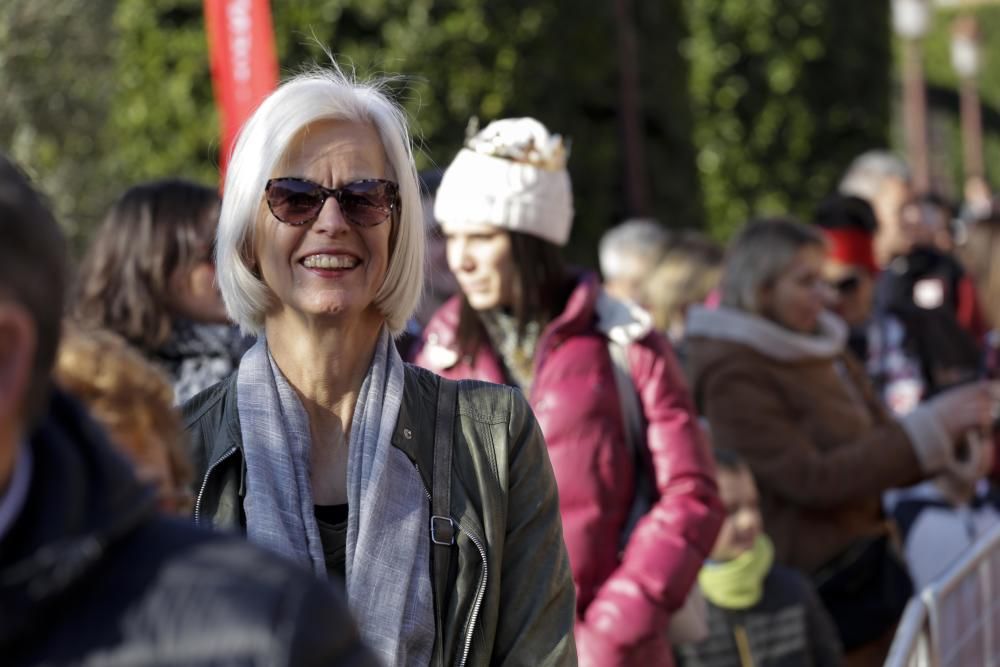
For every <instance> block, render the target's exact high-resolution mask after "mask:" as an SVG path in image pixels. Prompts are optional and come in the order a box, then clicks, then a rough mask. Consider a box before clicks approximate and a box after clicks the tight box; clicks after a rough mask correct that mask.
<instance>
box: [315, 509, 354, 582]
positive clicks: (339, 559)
mask: <svg viewBox="0 0 1000 667" xmlns="http://www.w3.org/2000/svg"><path fill="white" fill-rule="evenodd" d="M315 512H316V523H317V525H318V526H319V539H320V541H321V542H322V543H323V558H325V559H326V572H327V574H328V575H330V576H333V575H334V574H336V575H337V576H338V577H340V579H341V580H343V579H344V577H345V575H346V571H347V564H346V559H345V554H346V552H347V505H346V504H344V505H316V506H315Z"/></svg>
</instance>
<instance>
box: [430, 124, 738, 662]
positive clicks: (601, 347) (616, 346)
mask: <svg viewBox="0 0 1000 667" xmlns="http://www.w3.org/2000/svg"><path fill="white" fill-rule="evenodd" d="M435 214H436V217H437V219H438V221H439V222H440V224H441V227H442V230H443V231H444V235H445V239H446V240H447V255H448V264H449V266H450V267H451V270H452V272H453V273H454V274H455V277H456V279H457V280H458V284H459V286H460V287H461V294H459V295H458V296H456V297H455V298H453V299H452V300H450V301H448V302H447V303H445V304H444V306H442V307H441V309H440V310H439V311H438V312H437V314H436V315H435V316H434V318H433V319H432V320H431V322H430V323H429V324H428V325H427V328H426V330H425V332H424V339H423V340H424V347H423V349H422V350H421V352H420V354H419V355H418V359H417V362H418V363H420V364H421V365H424V366H426V367H427V368H430V369H431V370H433V371H435V372H437V373H439V374H441V375H443V376H445V377H449V378H455V379H459V378H473V379H479V380H486V381H491V382H502V383H505V384H511V385H515V386H518V387H520V388H521V390H522V391H523V392H524V395H525V396H527V397H528V400H529V401H530V403H531V406H532V408H533V409H534V410H535V413H536V415H537V416H538V421H539V424H540V425H541V427H542V432H543V433H544V435H545V441H546V444H547V445H548V451H549V456H550V458H551V460H552V466H553V468H554V470H555V476H556V482H557V485H558V487H559V507H560V511H561V513H562V519H563V527H564V534H565V537H566V545H567V547H568V549H569V560H570V565H571V567H572V570H573V580H574V582H575V584H576V591H577V600H576V642H577V651H578V654H579V660H580V664H581V665H585V666H586V665H601V666H613V665H639V664H641V665H645V666H646V667H659V666H661V665H670V664H672V658H671V654H670V648H669V642H668V640H667V630H668V626H669V624H670V619H671V617H672V616H674V615H675V614H676V613H677V611H678V610H679V608H680V607H681V605H682V604H683V603H684V601H685V599H686V596H687V594H688V591H689V590H690V588H691V586H692V584H693V583H694V578H695V576H696V574H697V572H698V569H699V568H700V567H701V563H702V561H703V560H704V558H705V557H706V556H707V554H708V552H709V551H710V550H711V547H712V543H713V541H714V540H715V536H716V533H717V532H718V529H719V526H720V525H721V522H722V508H721V505H720V502H719V498H718V495H717V493H716V488H715V480H714V468H713V464H712V456H711V452H710V451H709V450H708V448H707V447H706V446H705V443H704V441H703V439H702V436H701V432H700V430H699V426H698V422H697V419H696V418H695V415H694V412H693V409H692V405H691V401H690V398H689V397H688V393H687V390H686V388H685V386H684V380H683V378H682V376H681V373H680V371H679V369H678V366H677V362H676V361H675V359H674V355H673V352H672V351H671V348H670V345H669V343H668V342H667V340H666V339H665V338H664V337H663V336H661V335H659V334H657V333H656V332H655V331H653V327H652V322H651V321H650V318H649V316H648V315H646V314H645V312H643V311H641V310H639V309H638V308H637V307H633V306H630V305H627V304H626V303H625V302H621V301H617V300H615V299H613V298H611V297H610V296H608V295H607V294H605V293H604V291H603V290H602V289H601V287H600V284H599V282H598V279H597V277H596V276H595V275H593V274H586V273H585V274H578V273H574V272H573V271H571V270H569V269H568V268H567V267H566V265H565V264H564V262H563V260H562V257H561V253H560V250H559V246H562V245H564V244H565V243H566V241H567V240H568V239H569V233H570V227H571V225H572V220H573V201H572V193H571V190H570V181H569V173H568V172H567V170H566V155H565V150H564V146H563V143H562V139H561V138H560V137H559V136H558V135H551V134H549V132H548V130H547V129H546V128H545V127H544V126H543V125H542V124H541V123H539V122H538V121H536V120H533V119H531V118H518V119H508V120H501V121H496V122H494V123H491V124H490V125H489V126H487V127H486V128H485V129H484V130H483V131H482V132H480V133H479V134H477V135H476V136H475V137H473V138H472V139H470V140H469V142H468V144H467V145H466V148H464V149H462V150H461V151H460V152H459V154H458V156H457V157H456V158H455V160H454V161H453V162H452V164H451V166H449V167H448V169H447V171H446V172H445V175H444V179H443V180H442V183H441V187H440V189H439V190H438V196H437V202H436V204H435ZM613 357H614V358H613ZM619 391H621V393H619ZM626 405H629V406H630V407H631V408H632V410H627V409H626V407H625V406H626ZM496 428H497V429H498V430H506V426H505V425H503V424H498V425H497V426H496ZM633 436H634V437H633ZM639 441H641V442H642V443H644V446H641V447H639V446H636V447H635V448H634V449H633V447H632V446H630V445H629V444H628V443H629V442H633V443H639ZM637 453H638V456H637V455H636V454H637ZM647 475H648V480H649V487H650V490H649V491H650V492H649V494H648V496H647V494H644V493H642V492H641V491H640V489H641V488H642V487H643V482H644V481H645V480H647ZM642 497H646V501H647V502H646V504H645V505H644V506H642V508H641V512H635V507H636V503H635V501H636V499H637V498H642ZM637 517H638V518H637ZM635 521H637V522H635Z"/></svg>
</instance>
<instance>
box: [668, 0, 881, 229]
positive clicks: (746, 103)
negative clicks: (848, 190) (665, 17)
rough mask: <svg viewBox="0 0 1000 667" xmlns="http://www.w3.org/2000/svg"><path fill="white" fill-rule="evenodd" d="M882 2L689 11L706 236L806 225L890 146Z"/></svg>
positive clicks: (791, 1) (713, 5)
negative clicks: (856, 163) (853, 166)
mask: <svg viewBox="0 0 1000 667" xmlns="http://www.w3.org/2000/svg"><path fill="white" fill-rule="evenodd" d="M888 4H889V3H888V2H871V1H870V0H755V1H754V2H745V1H744V0H687V4H686V7H687V10H688V16H689V18H690V22H691V34H692V36H691V38H689V39H688V40H687V42H686V43H685V46H684V50H685V53H686V55H687V57H688V59H689V62H690V66H691V95H692V104H693V105H694V109H695V114H694V115H695V118H696V119H697V122H696V125H695V135H694V142H695V145H696V146H697V150H698V155H697V164H698V170H699V172H700V175H701V182H702V186H703V189H704V197H705V207H706V209H707V212H708V219H709V220H710V224H711V230H712V232H713V233H714V234H715V235H716V236H718V237H720V238H724V237H726V236H727V235H728V234H730V233H731V232H732V231H733V230H734V229H736V228H737V227H738V226H739V225H741V224H742V223H743V222H744V221H745V220H746V219H747V218H748V217H749V216H752V215H761V214H769V213H788V212H791V213H794V214H797V215H799V216H800V217H802V218H803V219H808V217H809V214H810V212H811V210H812V207H813V206H814V205H815V203H816V202H817V201H818V200H819V199H821V198H822V197H823V196H824V195H826V194H828V193H829V192H831V191H832V190H833V189H834V188H835V186H836V183H837V181H838V179H839V178H840V176H841V174H842V172H843V170H844V168H845V167H846V166H847V164H848V163H849V162H850V160H851V159H852V158H853V157H854V156H855V155H857V154H858V153H860V152H862V151H864V150H867V149H869V148H878V147H884V146H885V145H886V144H887V143H888V130H889V112H890V95H891V94H892V88H891V86H890V69H891V67H890V65H891V53H890V43H889V39H888V34H889V24H888V20H889V15H888V11H889V10H888Z"/></svg>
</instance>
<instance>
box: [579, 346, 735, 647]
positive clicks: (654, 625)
mask: <svg viewBox="0 0 1000 667" xmlns="http://www.w3.org/2000/svg"><path fill="white" fill-rule="evenodd" d="M628 352H629V366H630V369H631V372H632V376H633V381H634V382H635V386H636V389H637V390H638V392H639V398H640V401H641V403H642V407H643V411H644V413H645V416H646V421H647V423H648V431H647V442H648V446H649V450H650V454H651V456H652V465H653V470H654V472H655V477H656V486H657V489H658V491H659V495H660V499H659V501H658V502H657V503H656V504H655V505H654V506H653V508H652V509H651V510H650V511H649V512H648V513H647V514H646V516H644V517H643V518H642V519H641V520H640V521H639V523H638V524H637V525H636V527H635V530H634V531H633V533H632V536H631V538H630V539H629V543H628V544H627V545H626V548H625V551H624V554H623V557H622V561H621V564H620V566H619V567H618V569H617V570H616V571H615V572H614V574H612V576H611V577H610V578H608V580H607V581H606V582H605V583H604V584H603V585H602V587H601V589H600V590H599V591H598V594H597V596H596V598H595V599H594V601H593V602H592V603H591V604H590V605H589V606H588V608H587V610H586V613H585V616H584V618H583V619H582V620H581V621H580V622H579V623H578V626H577V647H578V650H579V652H580V664H581V665H587V664H592V665H619V664H632V662H631V658H630V652H631V651H632V650H633V648H634V647H636V646H637V645H639V644H642V643H643V642H645V641H646V640H648V639H649V638H650V637H654V636H655V635H656V634H666V631H667V627H668V625H669V620H670V616H671V614H672V613H673V612H675V611H676V610H677V609H679V608H680V607H681V605H683V603H684V600H685V598H686V596H687V593H688V591H689V590H690V588H691V586H692V585H693V584H694V581H695V578H696V577H697V574H698V570H699V569H700V568H701V565H702V562H703V561H704V559H705V558H706V556H707V555H708V553H709V552H710V551H711V548H712V545H713V543H714V542H715V538H716V535H717V534H718V531H719V528H720V527H721V525H722V520H723V508H722V504H721V501H720V500H719V496H718V491H717V488H716V484H715V464H714V461H713V458H712V454H711V450H710V448H709V447H708V444H707V442H706V440H705V438H704V436H703V435H702V432H701V429H700V426H699V424H698V421H697V417H696V415H695V413H694V407H693V404H692V401H691V398H690V395H689V393H688V390H687V386H686V383H685V381H684V379H683V376H682V375H681V372H680V369H679V367H678V365H677V362H676V360H675V358H674V355H673V351H672V350H671V348H670V344H669V343H668V342H667V340H666V339H665V338H663V337H662V336H660V335H659V334H650V335H648V336H647V337H646V338H644V339H643V340H642V341H640V342H639V343H635V344H632V345H630V346H629V351H628Z"/></svg>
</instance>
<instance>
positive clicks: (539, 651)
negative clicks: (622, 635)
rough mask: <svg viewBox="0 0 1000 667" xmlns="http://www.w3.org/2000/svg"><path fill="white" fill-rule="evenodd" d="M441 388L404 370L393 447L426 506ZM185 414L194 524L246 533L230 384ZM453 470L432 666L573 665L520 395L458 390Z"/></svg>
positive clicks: (560, 555)
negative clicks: (449, 541) (421, 488)
mask: <svg viewBox="0 0 1000 667" xmlns="http://www.w3.org/2000/svg"><path fill="white" fill-rule="evenodd" d="M439 381H440V378H439V377H438V376H437V375H434V374H433V373H430V372H429V371H425V370H423V369H420V368H417V367H415V366H410V365H407V366H406V372H405V387H404V392H403V405H402V408H401V410H400V413H399V419H398V421H397V423H396V430H395V433H394V434H393V438H392V444H393V445H394V446H396V447H398V448H399V449H400V450H402V451H403V452H405V453H406V455H407V456H409V457H410V459H411V460H412V461H413V462H414V464H415V465H416V466H417V468H418V469H419V471H420V475H421V476H422V477H423V481H424V485H425V487H426V488H427V490H428V497H430V490H431V478H432V470H433V462H434V459H433V442H434V425H435V416H436V413H437V395H438V393H437V389H438V382H439ZM183 409H184V417H185V425H186V428H187V430H188V434H189V436H190V438H191V443H192V446H193V457H194V466H195V489H194V491H195V493H196V500H195V509H194V514H195V520H196V521H197V522H198V523H200V524H203V525H209V526H214V527H216V528H221V529H227V530H239V531H242V532H246V525H245V524H246V517H245V515H244V513H243V496H244V494H245V491H246V465H245V463H244V459H243V450H242V447H243V443H242V437H241V435H240V422H239V414H238V411H237V407H236V374H235V373H234V374H233V375H232V376H230V377H229V378H228V379H226V380H223V381H222V382H221V383H219V384H217V385H216V386H214V387H212V388H210V389H208V390H206V391H204V392H202V393H201V394H199V395H197V396H195V397H194V398H192V399H191V400H190V401H189V402H188V403H187V404H185V406H184V408H183ZM451 471H452V472H451V476H452V477H451V478H452V483H451V503H450V507H451V518H452V520H453V521H454V522H455V524H456V526H457V527H458V534H457V537H456V542H455V545H454V546H452V547H451V549H452V550H453V551H452V552H451V558H450V564H451V565H450V568H449V571H448V580H447V583H446V585H444V586H440V585H438V584H440V583H441V582H437V581H433V577H434V576H435V574H434V573H435V568H434V567H432V568H431V576H432V588H434V590H435V599H434V610H435V616H436V622H437V624H438V628H439V630H440V632H439V633H438V634H439V635H440V636H441V637H442V641H438V642H435V646H434V659H433V662H432V664H433V665H436V666H443V665H460V666H461V665H575V664H576V648H575V643H574V640H573V620H574V614H575V593H574V588H573V580H572V574H571V572H570V568H569V559H568V557H567V555H566V546H565V544H564V542H563V536H562V523H561V521H560V518H559V501H558V497H557V492H556V483H555V479H554V477H553V475H552V467H551V465H550V463H549V458H548V454H547V452H546V449H545V441H544V440H543V438H542V433H541V431H540V430H539V428H538V424H537V423H536V422H535V417H534V414H533V413H532V412H531V408H530V407H529V406H528V403H527V401H525V399H524V397H523V396H522V395H521V393H520V392H519V391H517V390H515V389H511V388H510V387H503V386H500V385H491V384H486V383H480V382H462V383H460V385H459V391H458V408H457V416H456V423H455V428H454V443H453V454H452V465H451ZM427 539H430V530H429V529H428V534H427ZM442 598H443V599H442ZM442 644H443V646H442Z"/></svg>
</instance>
